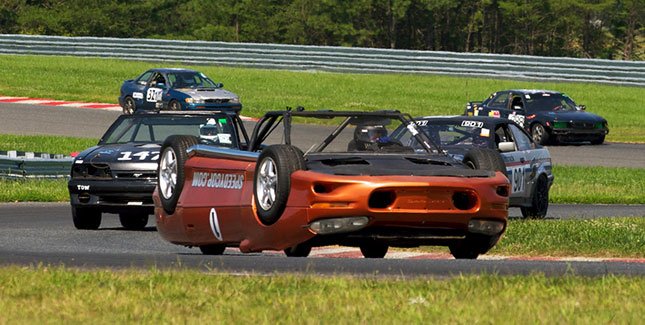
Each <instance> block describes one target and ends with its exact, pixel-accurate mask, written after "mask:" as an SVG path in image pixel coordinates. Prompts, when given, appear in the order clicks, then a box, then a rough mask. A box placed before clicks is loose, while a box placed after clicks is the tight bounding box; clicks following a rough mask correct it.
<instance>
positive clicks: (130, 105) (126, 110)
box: [123, 96, 137, 115]
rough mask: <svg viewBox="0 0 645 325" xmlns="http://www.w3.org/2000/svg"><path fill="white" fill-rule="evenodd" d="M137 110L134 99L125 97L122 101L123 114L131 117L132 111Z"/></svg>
mask: <svg viewBox="0 0 645 325" xmlns="http://www.w3.org/2000/svg"><path fill="white" fill-rule="evenodd" d="M136 109H137V106H136V104H135V103H134V99H133V98H132V97H129V96H128V97H126V98H125V99H124V100H123V114H126V115H131V114H134V111H135V110H136Z"/></svg>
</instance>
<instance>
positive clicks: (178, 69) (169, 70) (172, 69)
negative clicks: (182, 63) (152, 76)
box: [148, 68, 199, 73]
mask: <svg viewBox="0 0 645 325" xmlns="http://www.w3.org/2000/svg"><path fill="white" fill-rule="evenodd" d="M148 71H155V72H161V73H169V72H199V71H195V70H192V69H184V68H154V69H149V70H148Z"/></svg>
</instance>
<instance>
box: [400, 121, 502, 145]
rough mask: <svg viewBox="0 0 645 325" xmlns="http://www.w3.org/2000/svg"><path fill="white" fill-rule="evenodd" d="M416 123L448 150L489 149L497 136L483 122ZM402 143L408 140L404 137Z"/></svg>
mask: <svg viewBox="0 0 645 325" xmlns="http://www.w3.org/2000/svg"><path fill="white" fill-rule="evenodd" d="M416 123H417V125H418V126H419V127H420V128H421V129H423V131H425V133H426V134H428V136H430V138H431V139H432V141H433V142H435V143H437V144H439V145H440V146H441V148H443V149H448V150H449V149H450V148H456V147H465V148H472V147H480V148H488V147H489V146H490V143H492V142H491V138H493V139H494V136H495V134H494V130H491V129H490V128H489V127H488V126H487V125H485V124H484V122H481V121H471V120H450V119H436V120H417V121H416ZM401 141H402V142H404V143H405V142H406V138H405V137H402V138H401Z"/></svg>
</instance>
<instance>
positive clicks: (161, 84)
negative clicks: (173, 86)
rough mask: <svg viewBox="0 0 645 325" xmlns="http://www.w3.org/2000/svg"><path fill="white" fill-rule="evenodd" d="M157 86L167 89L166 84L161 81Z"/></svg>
mask: <svg viewBox="0 0 645 325" xmlns="http://www.w3.org/2000/svg"><path fill="white" fill-rule="evenodd" d="M157 88H161V89H166V84H165V83H163V82H160V83H158V84H157Z"/></svg>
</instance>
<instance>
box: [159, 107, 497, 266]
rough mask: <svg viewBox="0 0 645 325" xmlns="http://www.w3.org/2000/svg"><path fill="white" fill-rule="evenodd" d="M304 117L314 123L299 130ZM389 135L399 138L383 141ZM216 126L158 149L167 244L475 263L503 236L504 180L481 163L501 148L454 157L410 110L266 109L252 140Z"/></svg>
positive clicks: (161, 226) (488, 163)
mask: <svg viewBox="0 0 645 325" xmlns="http://www.w3.org/2000/svg"><path fill="white" fill-rule="evenodd" d="M310 119H319V123H316V124H315V125H311V124H304V123H301V122H302V121H307V120H310ZM294 120H295V121H297V122H298V123H294ZM222 122H225V121H222ZM218 123H219V122H218ZM214 124H217V123H214ZM397 128H398V129H399V131H397V134H399V135H400V134H401V131H400V130H401V129H402V128H403V129H405V130H404V131H403V136H397V139H396V140H395V139H393V138H390V137H389V134H391V132H392V131H394V130H395V129H397ZM211 131H213V132H214V133H217V131H218V128H217V127H216V126H214V127H211ZM219 131H220V132H222V133H219V134H209V135H204V136H200V137H193V136H171V137H169V138H168V139H166V141H165V142H164V144H163V146H162V148H161V158H160V163H159V169H158V174H159V175H158V176H159V183H158V185H157V188H156V190H155V192H154V195H153V199H154V202H155V215H156V221H157V229H158V231H159V233H160V234H161V236H162V237H163V238H164V239H166V240H168V241H170V242H172V243H175V244H178V245H184V246H191V247H192V246H197V247H199V248H200V250H201V251H202V252H203V253H204V254H213V255H218V254H222V253H223V252H224V250H225V248H226V247H239V249H240V250H241V251H242V252H245V253H248V252H260V251H263V250H284V252H285V253H286V255H287V256H301V257H304V256H307V255H309V253H310V251H311V248H312V247H316V246H325V245H346V246H355V247H359V248H360V250H361V252H362V254H363V255H364V256H365V257H369V258H381V257H384V256H385V255H386V254H387V251H388V249H389V247H417V246H423V245H442V246H448V247H449V248H450V252H451V254H452V255H453V256H454V257H455V258H470V259H472V258H477V256H478V255H480V254H484V253H486V252H487V251H488V250H489V249H490V248H492V247H493V246H494V245H495V244H496V243H497V241H498V240H499V239H500V237H501V236H502V234H503V233H504V230H505V229H506V223H507V217H508V200H509V181H508V179H507V178H506V176H505V175H504V174H503V173H501V172H499V171H494V170H490V169H489V168H488V167H487V166H494V165H495V164H492V161H494V160H495V159H501V156H500V155H499V153H497V152H496V151H493V150H488V149H473V151H472V152H470V153H468V154H467V155H465V158H464V160H468V159H470V160H474V162H475V163H472V162H471V163H468V162H467V161H466V162H462V161H457V160H454V159H453V158H451V157H449V156H448V155H447V154H446V153H445V152H444V151H442V150H441V148H439V147H438V146H437V144H435V143H433V142H432V139H430V138H429V137H428V136H427V135H426V134H425V133H424V132H423V130H421V129H420V128H419V127H418V126H417V125H416V124H415V123H414V122H413V121H412V118H411V117H410V116H409V115H407V114H402V113H400V112H398V111H378V112H336V111H304V110H301V109H299V110H295V111H294V110H285V111H273V112H268V113H267V114H266V115H265V116H264V117H263V118H262V119H261V120H260V121H259V122H257V124H256V126H255V128H254V130H253V132H252V134H251V135H250V136H248V135H247V132H246V131H245V130H244V128H243V126H242V125H240V126H238V127H235V128H230V127H229V128H226V127H221V128H219ZM232 141H238V142H239V143H237V144H236V145H231V142H232ZM205 143H208V144H205ZM468 166H479V168H482V169H471V168H469V167H468Z"/></svg>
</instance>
